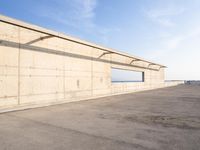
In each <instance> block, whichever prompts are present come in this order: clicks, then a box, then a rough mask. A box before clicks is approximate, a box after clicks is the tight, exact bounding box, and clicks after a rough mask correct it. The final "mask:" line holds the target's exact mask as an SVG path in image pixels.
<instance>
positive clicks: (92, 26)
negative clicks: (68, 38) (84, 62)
mask: <svg viewBox="0 0 200 150" xmlns="http://www.w3.org/2000/svg"><path fill="white" fill-rule="evenodd" d="M53 2H54V4H53V5H48V6H46V5H42V6H41V7H40V8H39V10H38V11H39V12H40V13H37V14H38V15H40V16H41V17H45V18H48V19H49V20H52V21H54V22H56V23H60V24H62V26H66V29H67V28H68V27H71V28H72V30H78V31H79V32H82V33H86V34H92V35H94V36H96V37H98V38H101V40H100V41H101V43H103V44H107V43H108V41H109V37H110V34H111V33H112V32H119V31H120V29H119V28H117V27H114V28H111V27H106V26H102V25H101V26H99V25H98V24H97V23H96V22H95V20H96V9H97V7H98V4H99V1H98V0H62V1H57V0H53ZM78 36H79V37H80V36H82V35H80V34H79V35H78Z"/></svg>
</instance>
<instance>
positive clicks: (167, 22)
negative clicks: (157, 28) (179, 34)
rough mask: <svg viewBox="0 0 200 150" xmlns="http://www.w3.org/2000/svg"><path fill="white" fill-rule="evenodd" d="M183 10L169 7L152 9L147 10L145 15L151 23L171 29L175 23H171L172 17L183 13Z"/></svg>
mask: <svg viewBox="0 0 200 150" xmlns="http://www.w3.org/2000/svg"><path fill="white" fill-rule="evenodd" d="M185 10H186V9H185V8H182V7H181V8H179V7H174V6H169V7H165V8H152V9H149V10H145V11H144V13H145V15H146V16H147V17H148V18H149V19H151V20H152V21H154V22H156V23H158V24H160V25H162V26H165V27H173V26H175V22H173V21H172V18H173V17H174V16H178V15H180V14H182V13H184V12H185Z"/></svg>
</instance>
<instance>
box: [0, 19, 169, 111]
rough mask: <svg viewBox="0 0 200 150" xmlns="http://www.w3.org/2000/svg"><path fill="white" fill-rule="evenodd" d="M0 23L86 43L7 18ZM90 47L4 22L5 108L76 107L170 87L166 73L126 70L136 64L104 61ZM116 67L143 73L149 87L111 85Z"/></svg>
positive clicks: (0, 81) (0, 63)
mask: <svg viewBox="0 0 200 150" xmlns="http://www.w3.org/2000/svg"><path fill="white" fill-rule="evenodd" d="M0 19H1V20H3V21H4V20H6V21H10V22H12V23H15V24H18V25H23V26H26V27H29V28H34V29H37V30H40V31H45V32H48V33H53V34H56V35H59V36H62V37H66V38H69V39H73V40H76V41H81V40H79V39H74V38H72V37H68V36H65V35H62V34H60V33H57V32H53V31H49V30H46V29H43V28H40V27H36V26H33V25H29V24H26V23H23V22H20V21H17V20H13V19H10V18H7V17H4V16H0ZM41 37H46V38H44V39H43V40H42V39H41ZM81 42H84V41H81ZM85 43H87V42H85ZM87 44H88V45H83V44H78V43H76V42H73V41H67V40H64V39H61V38H58V37H48V36H47V35H46V34H43V33H38V32H36V31H32V30H29V29H25V28H23V27H19V26H16V25H11V24H8V23H5V22H0V107H5V106H17V105H24V104H28V105H33V104H45V103H48V104H51V103H52V104H53V103H59V102H71V101H75V100H80V99H86V98H92V97H98V96H104V95H111V94H117V93H125V92H134V91H138V90H147V89H154V88H159V87H164V86H165V83H164V69H163V68H161V69H160V70H159V71H155V70H149V69H144V68H141V67H135V66H134V67H133V66H132V67H131V66H130V65H123V64H126V63H127V64H128V62H130V61H131V59H130V58H127V57H124V56H120V55H117V54H108V55H104V56H102V57H101V58H99V56H101V55H102V51H101V50H99V49H98V48H94V47H92V46H90V43H87ZM91 45H94V44H91ZM99 47H100V46H99ZM115 62H119V63H115ZM134 65H136V66H147V65H148V63H146V62H135V63H134ZM111 67H115V68H121V69H129V70H136V71H142V72H144V74H145V82H142V83H111ZM152 68H153V67H152ZM154 69H155V68H154Z"/></svg>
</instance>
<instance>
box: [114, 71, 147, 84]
mask: <svg viewBox="0 0 200 150" xmlns="http://www.w3.org/2000/svg"><path fill="white" fill-rule="evenodd" d="M111 74H112V75H111V81H112V83H115V82H144V72H139V71H132V70H124V69H118V68H111Z"/></svg>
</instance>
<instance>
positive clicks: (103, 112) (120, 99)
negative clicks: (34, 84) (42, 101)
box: [0, 85, 200, 150]
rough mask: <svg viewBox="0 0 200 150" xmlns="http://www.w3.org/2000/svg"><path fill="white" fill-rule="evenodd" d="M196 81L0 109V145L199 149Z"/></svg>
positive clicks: (25, 149)
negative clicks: (7, 110)
mask: <svg viewBox="0 0 200 150" xmlns="http://www.w3.org/2000/svg"><path fill="white" fill-rule="evenodd" d="M199 91H200V86H193V85H192V86H190V85H180V86H177V87H170V88H165V89H159V90H152V91H146V92H140V93H133V94H126V95H119V96H112V97H107V98H100V99H96V100H90V101H81V102H76V103H68V104H64V105H57V106H51V107H45V108H37V109H31V110H25V111H19V112H12V113H6V114H1V115H0V120H1V121H0V149H1V150H13V149H16V150H43V149H45V150H46V149H48V150H53V149H56V150H57V149H59V150H62V149H63V150H66V149H69V150H74V149H75V150H79V149H80V150H90V149H95V150H105V149H107V150H112V149H113V150H127V149H130V150H133V149H137V150H151V149H152V150H169V149H170V150H177V149H178V150H199V147H200V92H199Z"/></svg>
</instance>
